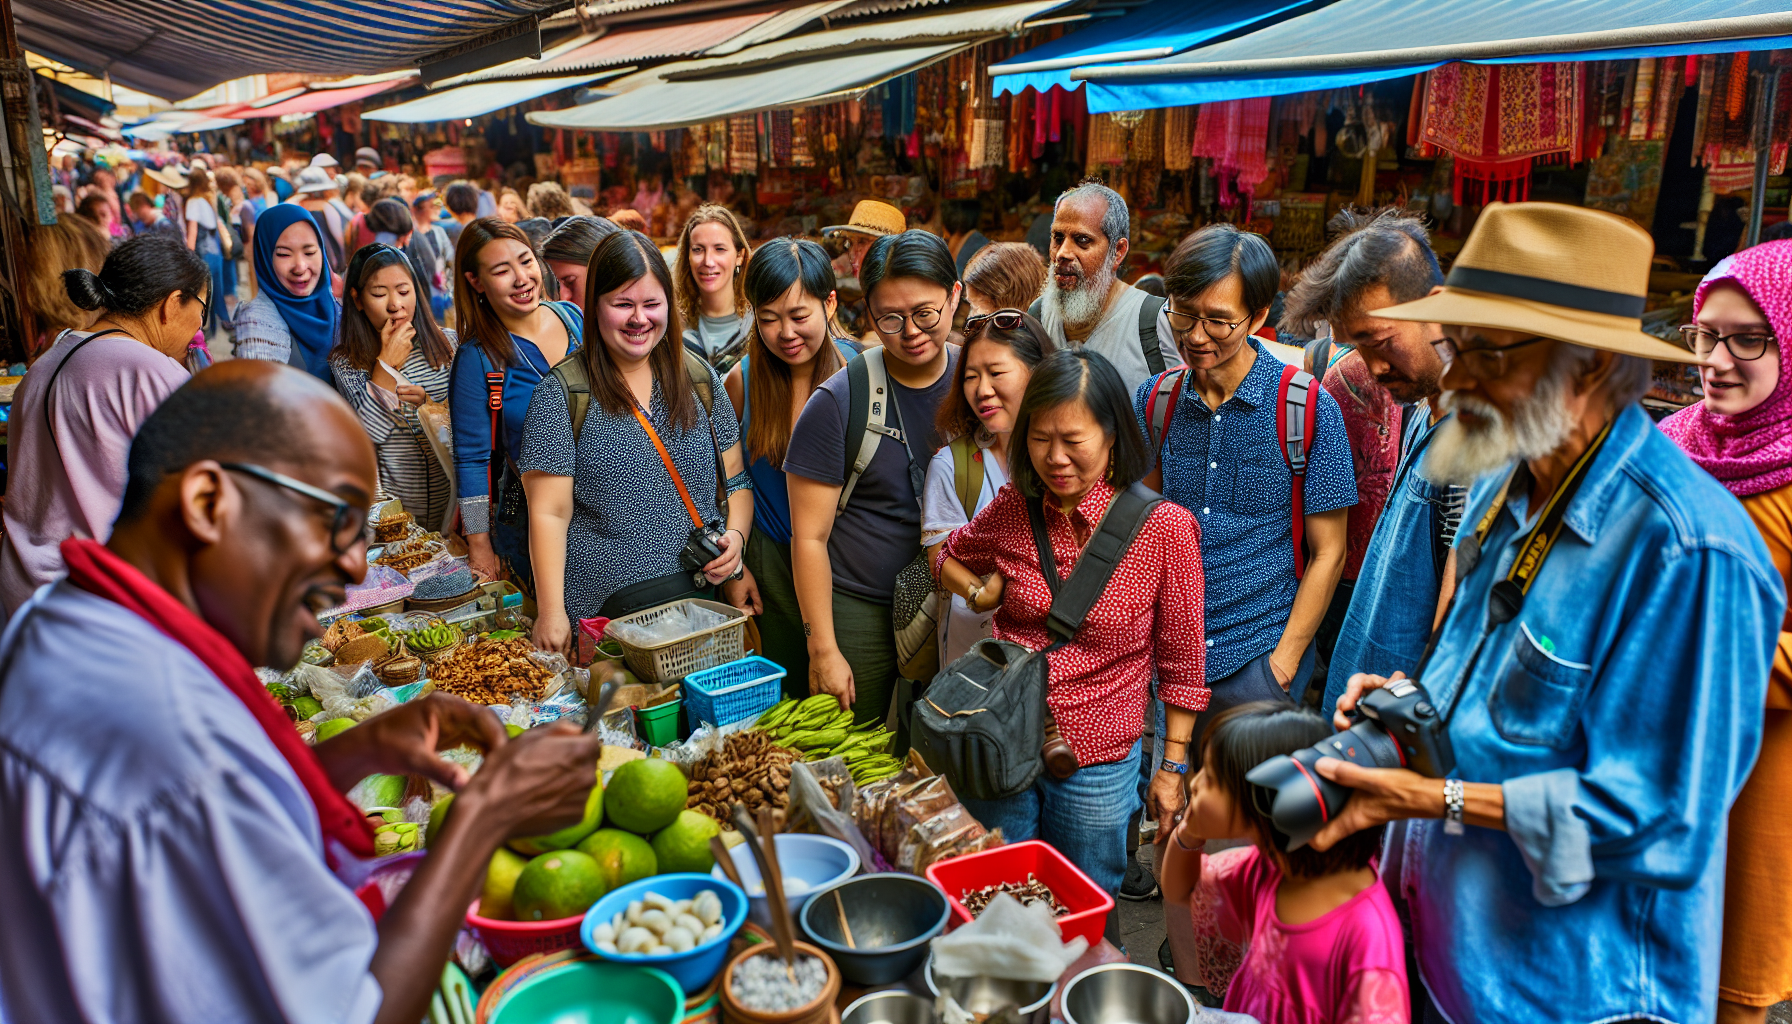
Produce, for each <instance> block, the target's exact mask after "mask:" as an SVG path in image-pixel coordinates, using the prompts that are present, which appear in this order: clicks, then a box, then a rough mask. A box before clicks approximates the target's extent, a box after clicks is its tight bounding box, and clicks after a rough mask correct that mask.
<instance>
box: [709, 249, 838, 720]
mask: <svg viewBox="0 0 1792 1024" xmlns="http://www.w3.org/2000/svg"><path fill="white" fill-rule="evenodd" d="M745 289H746V297H747V302H748V303H749V304H750V306H751V308H752V311H753V312H752V315H753V317H754V324H753V326H754V329H753V333H752V335H751V336H750V337H749V338H748V340H747V351H746V354H745V355H743V356H742V357H741V360H740V362H739V364H737V365H736V366H735V367H734V369H732V370H730V371H729V372H728V376H727V378H726V379H725V381H724V383H725V384H726V385H727V387H728V398H729V400H730V401H732V402H733V403H734V408H735V409H736V410H737V411H738V412H739V414H740V429H741V435H742V437H743V438H744V440H745V442H746V457H747V475H748V476H750V477H752V479H753V535H752V536H751V537H749V538H748V539H747V557H746V563H745V572H744V573H742V575H741V578H740V579H739V580H736V581H734V582H732V583H726V584H723V586H722V595H723V599H724V600H726V601H728V603H730V604H732V605H734V606H735V607H737V608H740V609H742V610H744V611H746V612H748V613H750V614H752V615H755V616H757V617H758V620H759V638H760V641H761V642H762V643H763V645H764V650H763V653H764V654H765V656H766V657H767V658H770V659H771V660H772V661H774V662H776V663H777V664H779V665H781V666H783V667H784V670H785V672H786V675H785V676H784V692H785V694H786V695H787V696H791V697H797V698H802V697H806V696H808V695H809V646H808V642H807V641H806V640H804V638H803V619H802V615H801V612H800V610H799V608H798V605H797V598H796V584H795V581H794V579H793V577H792V574H791V568H790V495H789V491H788V488H787V486H786V484H785V479H784V469H783V466H784V457H785V454H786V453H787V452H788V451H789V450H790V438H791V434H792V433H793V432H794V427H795V425H796V422H797V418H798V417H800V416H801V415H802V412H803V408H804V406H805V405H807V404H808V401H809V396H810V395H813V394H814V393H815V390H816V389H817V388H819V387H820V386H821V384H822V382H823V381H826V380H828V379H829V378H830V377H832V376H833V375H834V374H835V373H837V372H838V371H839V370H840V368H841V367H843V366H845V365H846V363H847V361H848V360H850V359H851V358H852V357H853V356H856V355H858V353H859V348H858V344H857V343H856V342H853V341H850V340H847V339H845V338H842V337H840V335H841V334H843V333H844V332H842V331H841V330H840V329H839V327H838V325H837V324H836V323H835V321H834V314H835V312H836V311H837V310H838V308H839V299H838V296H837V295H836V293H835V290H834V266H833V263H832V262H831V261H830V260H829V259H828V254H827V250H825V249H823V248H822V247H821V246H820V245H819V244H817V243H815V242H811V241H809V240H808V239H798V238H774V239H772V240H771V241H769V242H767V243H765V244H764V245H762V246H760V247H759V251H758V252H757V253H756V254H754V256H753V262H752V263H750V264H748V265H747V273H746V281H745ZM755 411H756V412H757V414H756V415H755V414H754V413H755Z"/></svg>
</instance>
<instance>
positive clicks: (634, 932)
mask: <svg viewBox="0 0 1792 1024" xmlns="http://www.w3.org/2000/svg"><path fill="white" fill-rule="evenodd" d="M658 942H659V940H658V939H656V938H654V937H653V933H652V932H650V931H648V930H647V929H645V928H640V927H635V928H630V929H628V930H627V931H625V932H623V933H622V934H621V935H619V936H617V937H616V948H617V949H618V950H620V951H622V952H624V953H644V952H646V951H647V950H648V949H649V948H651V947H652V946H654V945H657V944H658Z"/></svg>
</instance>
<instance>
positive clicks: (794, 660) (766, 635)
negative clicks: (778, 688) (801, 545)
mask: <svg viewBox="0 0 1792 1024" xmlns="http://www.w3.org/2000/svg"><path fill="white" fill-rule="evenodd" d="M746 561H747V571H749V572H751V573H752V574H753V579H754V581H755V582H757V583H758V585H759V604H760V607H761V608H762V609H763V610H762V611H761V612H760V613H759V642H760V644H761V646H762V647H763V648H764V650H762V651H761V652H760V653H761V654H763V655H765V657H767V658H769V659H771V660H772V661H773V662H775V663H776V664H777V665H778V667H780V668H782V669H783V670H784V671H785V672H786V673H787V674H786V675H785V676H784V696H786V697H794V698H796V699H797V700H802V699H803V698H804V697H807V696H809V641H808V639H807V638H806V637H804V636H803V614H802V610H801V609H800V608H799V607H798V606H797V603H796V585H795V584H794V583H792V582H791V575H790V545H789V544H780V543H778V542H777V541H775V540H771V539H769V538H767V537H766V536H765V534H763V533H760V532H759V531H758V530H754V531H753V536H752V537H750V538H748V540H747V555H746Z"/></svg>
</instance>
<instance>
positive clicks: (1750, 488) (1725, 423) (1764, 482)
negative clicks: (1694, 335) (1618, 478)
mask: <svg viewBox="0 0 1792 1024" xmlns="http://www.w3.org/2000/svg"><path fill="white" fill-rule="evenodd" d="M1720 281H1731V282H1734V283H1735V284H1736V285H1737V286H1738V287H1740V288H1741V289H1742V290H1743V291H1745V292H1747V293H1748V296H1749V298H1750V299H1752V300H1754V303H1755V305H1756V306H1757V307H1758V308H1759V309H1760V310H1761V312H1762V314H1763V315H1765V316H1766V317H1767V322H1768V323H1769V324H1770V325H1772V327H1773V335H1774V337H1775V338H1777V339H1779V341H1778V344H1779V355H1780V376H1779V382H1778V384H1777V385H1776V386H1775V387H1774V389H1773V393H1772V394H1770V395H1768V396H1767V399H1766V401H1763V402H1762V403H1761V404H1760V405H1757V406H1755V407H1754V408H1753V409H1750V410H1748V411H1747V412H1743V413H1738V414H1737V415H1735V416H1724V415H1720V414H1718V413H1714V412H1712V411H1710V410H1709V409H1707V408H1705V404H1704V403H1703V402H1700V403H1698V404H1697V405H1690V406H1687V407H1686V408H1684V409H1682V410H1680V411H1679V412H1677V413H1675V414H1673V415H1672V416H1669V417H1668V418H1667V419H1665V420H1662V421H1661V429H1662V431H1663V432H1664V433H1666V434H1667V435H1668V436H1669V437H1671V438H1673V439H1674V443H1675V444H1677V445H1679V446H1680V447H1681V448H1682V449H1684V450H1685V452H1686V454H1687V455H1689V456H1691V457H1692V460H1693V461H1694V462H1696V463H1698V464H1699V465H1700V466H1702V467H1704V469H1705V471H1706V472H1708V473H1710V474H1711V475H1712V476H1714V477H1717V480H1718V482H1719V483H1721V484H1723V485H1724V486H1725V487H1727V488H1729V490H1730V493H1732V494H1734V495H1736V496H1737V497H1739V498H1746V497H1748V496H1749V495H1751V494H1763V493H1766V492H1767V491H1771V490H1775V489H1778V488H1780V487H1784V486H1786V485H1788V484H1792V372H1788V368H1787V365H1786V364H1787V362H1788V359H1787V355H1788V353H1787V351H1786V342H1787V340H1788V339H1792V240H1783V241H1778V242H1765V243H1763V244H1761V245H1757V246H1755V247H1754V248H1752V249H1744V250H1743V251H1741V252H1739V253H1736V254H1735V255H1733V256H1728V257H1725V258H1724V259H1723V260H1722V261H1721V262H1719V263H1718V265H1717V266H1715V267H1712V268H1711V273H1709V274H1706V275H1705V280H1703V281H1701V282H1699V290H1698V292H1696V293H1695V294H1694V296H1693V316H1695V317H1696V316H1698V311H1699V309H1700V308H1701V307H1702V306H1704V304H1705V296H1706V295H1707V294H1709V293H1710V291H1711V287H1712V286H1713V285H1715V284H1717V283H1718V282H1720Z"/></svg>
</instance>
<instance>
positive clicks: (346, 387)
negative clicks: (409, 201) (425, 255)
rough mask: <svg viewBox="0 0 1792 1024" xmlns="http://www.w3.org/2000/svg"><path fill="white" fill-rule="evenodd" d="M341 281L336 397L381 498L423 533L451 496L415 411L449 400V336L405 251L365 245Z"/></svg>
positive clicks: (333, 358) (445, 510)
mask: <svg viewBox="0 0 1792 1024" xmlns="http://www.w3.org/2000/svg"><path fill="white" fill-rule="evenodd" d="M380 202H381V203H385V202H386V200H384V199H382V200H380ZM376 205H377V204H376ZM344 278H345V287H344V290H343V303H342V338H341V340H340V341H338V342H337V343H336V348H335V349H334V350H333V351H331V353H330V370H331V371H332V372H333V373H334V374H335V377H336V390H338V391H340V392H342V397H343V398H346V399H348V404H349V405H350V406H352V407H353V408H354V410H355V415H356V416H358V417H359V418H360V420H361V426H363V427H365V428H366V429H367V437H368V439H369V440H371V441H372V442H373V447H374V451H375V453H376V454H377V455H378V456H379V467H380V490H381V492H382V493H384V494H387V495H390V496H391V497H394V498H397V499H398V500H399V501H400V502H402V503H403V504H404V509H405V511H406V512H409V513H410V514H411V515H412V517H414V518H415V519H416V520H417V522H418V523H419V524H421V525H422V526H423V527H424V529H428V530H434V529H439V528H441V527H442V526H443V525H444V524H445V521H446V519H447V516H448V514H449V513H450V511H451V508H450V506H449V503H448V497H449V494H450V493H451V489H450V488H449V486H448V474H447V471H446V470H445V469H444V468H443V466H442V463H441V462H440V461H439V460H438V459H437V458H436V456H435V450H434V449H433V448H431V447H430V445H429V439H428V438H427V437H426V436H425V435H424V429H425V428H424V425H423V422H422V421H421V420H419V419H418V418H417V410H418V409H419V408H420V407H422V405H423V404H424V403H425V402H430V401H436V402H446V401H447V400H448V387H449V383H450V376H451V372H452V368H453V365H454V343H455V339H454V335H453V334H452V333H450V332H447V331H444V330H442V328H441V327H439V326H437V325H436V321H435V317H433V316H431V315H430V314H429V308H428V306H427V305H426V304H427V303H428V301H429V298H428V296H429V291H428V289H427V287H426V286H425V285H424V283H423V278H422V275H420V274H419V273H418V272H417V268H416V267H415V266H413V265H412V264H411V261H410V258H409V257H407V256H406V255H405V254H404V251H403V250H401V249H398V248H396V247H395V246H392V245H387V244H384V243H379V244H375V245H369V246H363V247H362V248H361V250H360V251H359V252H357V253H355V257H354V259H352V260H350V261H349V264H348V273H347V274H345V275H344ZM419 303H424V304H425V305H424V306H423V315H421V316H419V315H418V314H417V309H418V305H419Z"/></svg>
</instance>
